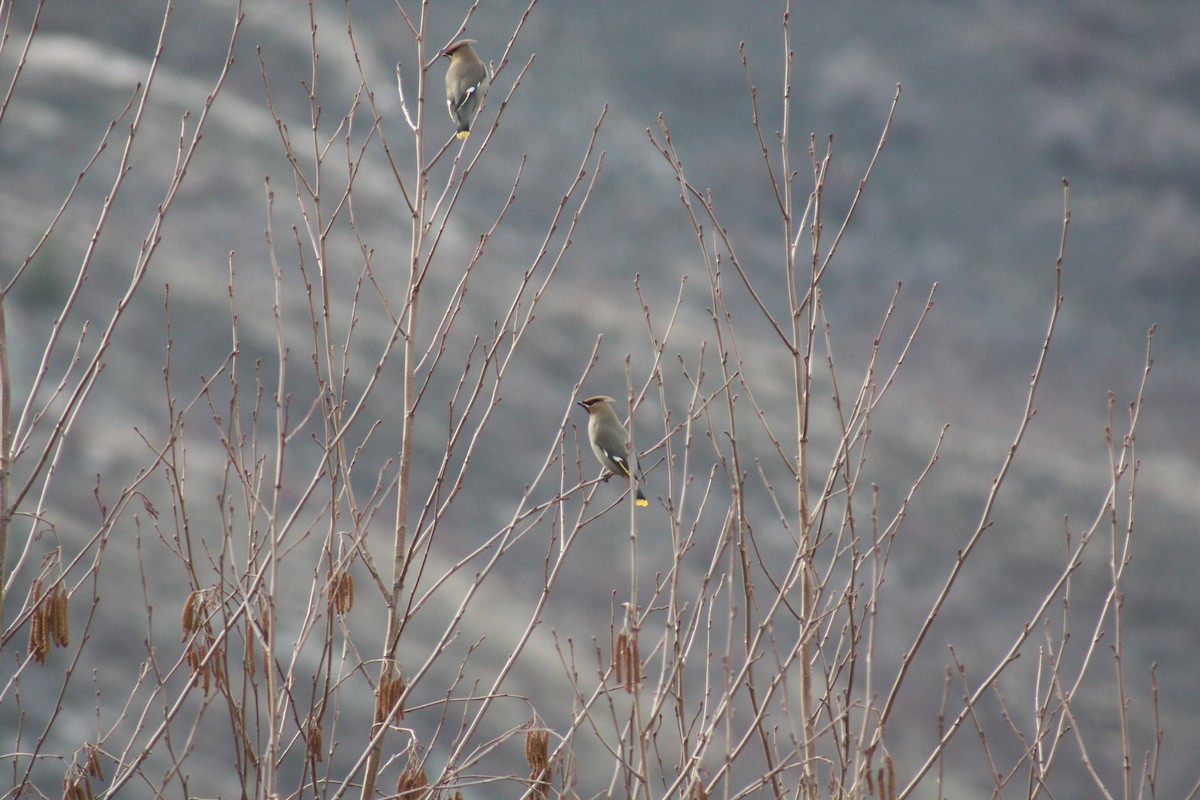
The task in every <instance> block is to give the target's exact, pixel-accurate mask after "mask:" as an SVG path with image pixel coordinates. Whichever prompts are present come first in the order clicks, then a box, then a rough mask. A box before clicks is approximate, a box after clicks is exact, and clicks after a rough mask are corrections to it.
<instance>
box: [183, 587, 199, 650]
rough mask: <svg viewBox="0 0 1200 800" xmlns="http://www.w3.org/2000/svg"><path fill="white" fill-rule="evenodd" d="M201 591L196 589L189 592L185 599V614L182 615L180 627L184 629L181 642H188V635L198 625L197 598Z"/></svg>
mask: <svg viewBox="0 0 1200 800" xmlns="http://www.w3.org/2000/svg"><path fill="white" fill-rule="evenodd" d="M199 595H200V593H199V592H196V591H192V592H188V596H187V598H186V599H185V600H184V601H183V614H181V615H180V619H179V628H180V630H182V631H183V638H182V639H180V641H181V642H186V641H187V638H188V636H190V635H191V634H192V632H193V631H195V630H196V628H197V627H198V626H197V625H196V598H197V597H199Z"/></svg>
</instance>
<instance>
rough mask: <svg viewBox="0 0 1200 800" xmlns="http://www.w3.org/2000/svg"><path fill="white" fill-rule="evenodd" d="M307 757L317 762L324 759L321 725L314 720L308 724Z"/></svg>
mask: <svg viewBox="0 0 1200 800" xmlns="http://www.w3.org/2000/svg"><path fill="white" fill-rule="evenodd" d="M306 744H307V746H308V757H309V758H311V759H313V760H314V761H316V762H317V763H318V764H319V763H321V762H322V761H324V760H325V754H324V750H325V746H324V744H323V742H322V738H321V726H320V725H318V724H317V723H316V721H315V720H314V721H313V722H312V723H310V724H309V726H308V741H307V743H306Z"/></svg>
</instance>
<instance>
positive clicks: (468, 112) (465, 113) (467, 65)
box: [442, 39, 488, 139]
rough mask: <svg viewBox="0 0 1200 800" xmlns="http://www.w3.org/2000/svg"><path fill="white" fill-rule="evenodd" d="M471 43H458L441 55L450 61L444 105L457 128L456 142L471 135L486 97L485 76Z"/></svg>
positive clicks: (469, 41) (486, 74) (462, 41)
mask: <svg viewBox="0 0 1200 800" xmlns="http://www.w3.org/2000/svg"><path fill="white" fill-rule="evenodd" d="M473 44H475V40H474V39H459V40H458V41H457V42H455V43H454V44H452V45H450V46H449V47H447V48H446V49H445V50H444V51H442V55H444V56H445V57H446V58H448V59H450V67H449V69H447V70H446V105H447V106H449V108H450V119H452V120H454V124H455V125H457V126H458V133H457V134H455V135H456V136H458V138H459V139H465V138H467V137H468V136H470V135H471V123H473V122H474V121H475V114H477V113H478V112H479V106H480V105H482V104H483V98H485V97H487V91H488V72H487V67H485V66H484V65H483V61H482V60H480V58H479V54H478V53H476V52H475V48H473V47H471V45H473Z"/></svg>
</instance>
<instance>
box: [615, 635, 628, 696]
mask: <svg viewBox="0 0 1200 800" xmlns="http://www.w3.org/2000/svg"><path fill="white" fill-rule="evenodd" d="M628 648H629V641H628V639H627V638H626V636H625V634H624V633H619V634H617V646H616V647H614V648H613V657H612V667H613V677H614V678H616V681H617V683H619V684H622V685H624V683H625V659H626V655H625V652H626V650H627V649H628Z"/></svg>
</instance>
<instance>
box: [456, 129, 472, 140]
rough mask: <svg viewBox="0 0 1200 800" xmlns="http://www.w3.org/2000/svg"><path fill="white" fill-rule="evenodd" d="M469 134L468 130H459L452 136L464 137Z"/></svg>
mask: <svg viewBox="0 0 1200 800" xmlns="http://www.w3.org/2000/svg"><path fill="white" fill-rule="evenodd" d="M470 135H471V132H470V131H459V132H458V133H456V134H454V136H455V137H456V138H459V139H465V138H467V137H468V136H470Z"/></svg>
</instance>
